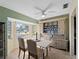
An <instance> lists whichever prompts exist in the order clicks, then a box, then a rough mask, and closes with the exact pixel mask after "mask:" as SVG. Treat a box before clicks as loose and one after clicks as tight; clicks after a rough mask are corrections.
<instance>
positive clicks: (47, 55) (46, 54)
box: [46, 47, 48, 56]
mask: <svg viewBox="0 0 79 59" xmlns="http://www.w3.org/2000/svg"><path fill="white" fill-rule="evenodd" d="M46 56H48V47H46Z"/></svg>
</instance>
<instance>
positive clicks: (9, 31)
mask: <svg viewBox="0 0 79 59" xmlns="http://www.w3.org/2000/svg"><path fill="white" fill-rule="evenodd" d="M11 32H12V22H11V21H9V20H8V21H7V34H8V39H11Z"/></svg>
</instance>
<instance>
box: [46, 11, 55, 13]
mask: <svg viewBox="0 0 79 59" xmlns="http://www.w3.org/2000/svg"><path fill="white" fill-rule="evenodd" d="M55 12H56V11H48V12H47V13H55Z"/></svg>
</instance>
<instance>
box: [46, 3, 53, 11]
mask: <svg viewBox="0 0 79 59" xmlns="http://www.w3.org/2000/svg"><path fill="white" fill-rule="evenodd" d="M51 7H52V3H50V4H48V6H47V7H46V8H45V11H46V10H48V9H50V8H51Z"/></svg>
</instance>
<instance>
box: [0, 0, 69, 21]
mask: <svg viewBox="0 0 79 59" xmlns="http://www.w3.org/2000/svg"><path fill="white" fill-rule="evenodd" d="M50 3H52V5H51V8H49V9H48V10H47V11H55V12H53V13H48V12H46V14H47V15H46V16H45V17H44V18H49V17H54V16H58V15H63V14H68V13H69V7H70V6H69V7H68V8H66V9H63V4H64V3H70V0H0V6H4V7H6V8H9V9H11V10H14V11H17V12H19V13H22V14H24V15H26V16H29V17H31V18H34V19H37V20H40V19H44V18H43V17H42V15H41V13H40V14H36V13H38V12H39V11H40V10H37V9H36V8H35V7H39V8H41V9H45V8H46V7H47V6H48V5H49V4H50Z"/></svg>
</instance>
